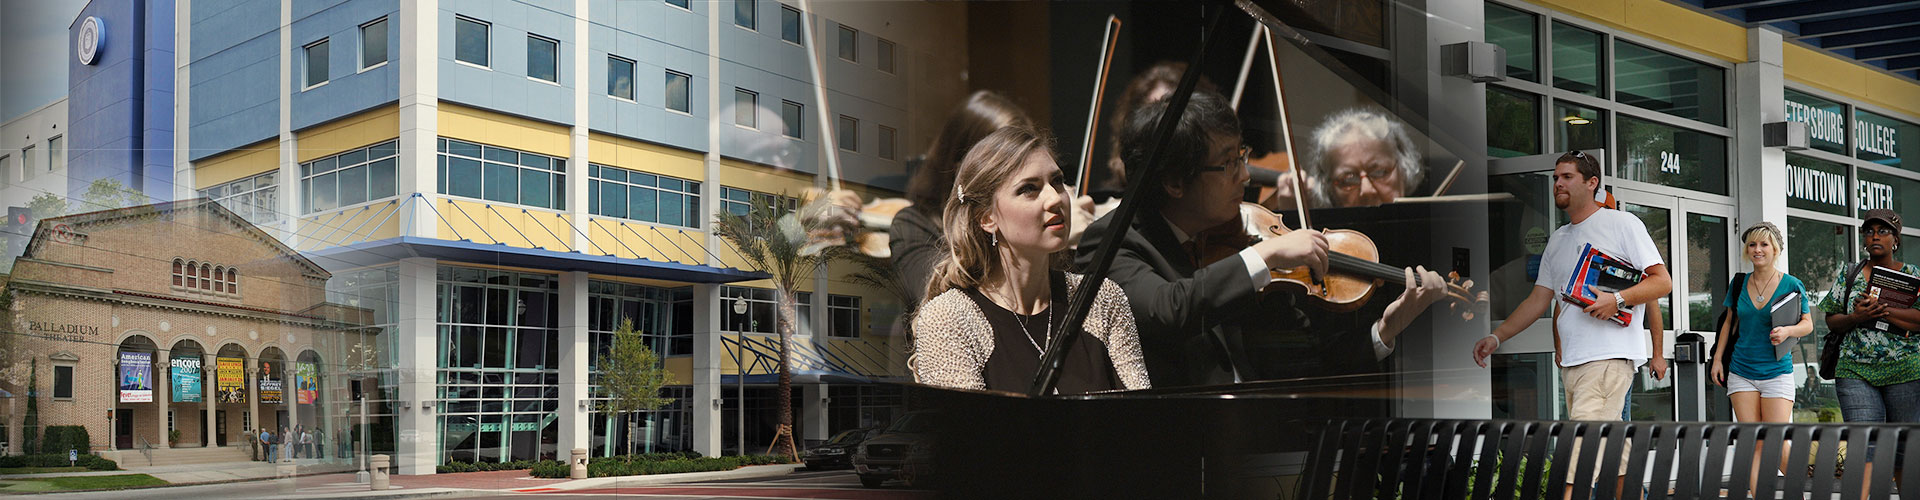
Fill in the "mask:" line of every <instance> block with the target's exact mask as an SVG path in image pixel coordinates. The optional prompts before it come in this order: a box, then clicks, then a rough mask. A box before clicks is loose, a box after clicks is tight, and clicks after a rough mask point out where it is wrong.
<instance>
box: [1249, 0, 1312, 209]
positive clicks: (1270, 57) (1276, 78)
mask: <svg viewBox="0 0 1920 500" xmlns="http://www.w3.org/2000/svg"><path fill="white" fill-rule="evenodd" d="M1255 25H1256V26H1259V27H1260V34H1261V36H1260V39H1261V41H1263V42H1265V43H1266V44H1267V69H1268V70H1270V72H1269V74H1270V75H1272V76H1273V102H1274V103H1275V104H1276V105H1277V106H1278V107H1279V108H1280V109H1279V110H1278V113H1279V115H1280V116H1279V119H1280V143H1281V144H1284V145H1286V146H1287V169H1288V170H1292V171H1293V210H1294V211H1295V212H1297V213H1299V214H1300V229H1313V217H1312V216H1311V215H1309V214H1308V213H1307V202H1306V199H1307V190H1306V186H1305V185H1303V184H1302V181H1301V178H1304V177H1306V175H1305V172H1301V171H1300V162H1298V161H1295V159H1294V156H1293V131H1292V130H1291V129H1289V128H1288V125H1287V92H1286V91H1285V90H1284V89H1282V88H1281V87H1280V58H1279V56H1278V54H1276V53H1275V51H1274V46H1273V30H1271V29H1268V28H1267V25H1265V24H1259V23H1255Z"/></svg>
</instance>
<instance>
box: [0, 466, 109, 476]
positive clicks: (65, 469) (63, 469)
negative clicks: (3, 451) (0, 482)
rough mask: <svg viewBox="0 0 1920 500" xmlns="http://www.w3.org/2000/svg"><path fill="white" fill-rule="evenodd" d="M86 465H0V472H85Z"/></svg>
mask: <svg viewBox="0 0 1920 500" xmlns="http://www.w3.org/2000/svg"><path fill="white" fill-rule="evenodd" d="M86 470H87V468H86V467H0V474H40V473H44V472H85V471H86Z"/></svg>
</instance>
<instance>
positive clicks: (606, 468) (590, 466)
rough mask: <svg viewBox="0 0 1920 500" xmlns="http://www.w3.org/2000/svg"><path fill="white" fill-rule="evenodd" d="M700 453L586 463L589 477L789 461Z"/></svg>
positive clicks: (546, 472) (557, 473)
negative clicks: (707, 455)
mask: <svg viewBox="0 0 1920 500" xmlns="http://www.w3.org/2000/svg"><path fill="white" fill-rule="evenodd" d="M698 455H699V454H697V453H691V452H688V453H648V454H645V455H632V456H620V457H606V458H598V459H593V460H591V461H589V462H587V476H588V477H612V476H642V475H648V474H678V473H683V472H711V471H725V470H733V469H738V468H741V467H745V466H749V465H767V464H778V463H786V459H785V458H783V457H776V456H768V455H751V456H744V457H743V456H727V457H700V456H698ZM569 472H571V469H570V468H569V467H568V466H567V464H566V463H564V462H556V463H555V465H554V466H551V467H545V466H543V467H535V468H534V469H533V470H531V471H529V474H530V475H532V476H534V477H543V478H565V477H567V475H568V473H569Z"/></svg>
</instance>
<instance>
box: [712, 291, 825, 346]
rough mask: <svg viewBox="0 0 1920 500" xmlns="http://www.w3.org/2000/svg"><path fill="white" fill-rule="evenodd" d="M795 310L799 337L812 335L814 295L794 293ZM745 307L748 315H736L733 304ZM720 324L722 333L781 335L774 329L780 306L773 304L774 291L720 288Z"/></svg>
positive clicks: (795, 322)
mask: <svg viewBox="0 0 1920 500" xmlns="http://www.w3.org/2000/svg"><path fill="white" fill-rule="evenodd" d="M794 300H795V304H794V305H795V306H796V307H795V308H794V309H795V310H796V311H797V312H798V313H799V314H800V317H799V318H794V325H793V327H794V328H793V330H794V332H795V333H796V334H799V335H812V334H813V321H812V320H813V293H812V292H795V293H794ZM736 302H743V303H745V304H746V307H745V308H744V309H746V312H744V313H736V312H734V311H733V310H734V304H735V303H736ZM720 306H721V307H720V324H721V329H722V331H726V332H732V333H779V332H778V330H776V329H775V326H774V325H775V322H776V320H777V316H775V311H777V310H779V305H778V304H776V303H775V302H774V293H773V290H770V289H766V288H749V287H744V286H722V287H720Z"/></svg>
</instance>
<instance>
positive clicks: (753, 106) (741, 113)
mask: <svg viewBox="0 0 1920 500" xmlns="http://www.w3.org/2000/svg"><path fill="white" fill-rule="evenodd" d="M759 108H760V94H757V93H754V92H753V91H751V90H747V89H743V88H737V87H736V88H734V89H733V123H734V124H735V125H739V126H742V127H746V128H751V129H759V128H760V113H758V111H759Z"/></svg>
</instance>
